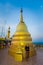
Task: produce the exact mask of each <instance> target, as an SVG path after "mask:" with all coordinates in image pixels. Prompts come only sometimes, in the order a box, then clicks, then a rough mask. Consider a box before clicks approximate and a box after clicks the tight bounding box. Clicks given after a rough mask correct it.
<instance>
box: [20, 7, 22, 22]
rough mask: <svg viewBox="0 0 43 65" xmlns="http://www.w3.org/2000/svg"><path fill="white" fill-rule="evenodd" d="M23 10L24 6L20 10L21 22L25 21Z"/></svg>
mask: <svg viewBox="0 0 43 65" xmlns="http://www.w3.org/2000/svg"><path fill="white" fill-rule="evenodd" d="M22 12H23V10H22V8H21V10H20V22H23V15H22Z"/></svg>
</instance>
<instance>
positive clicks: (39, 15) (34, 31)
mask: <svg viewBox="0 0 43 65" xmlns="http://www.w3.org/2000/svg"><path fill="white" fill-rule="evenodd" d="M21 7H22V8H23V19H24V22H25V23H26V25H27V28H28V31H29V32H30V33H31V36H32V39H33V41H40V42H41V41H43V0H0V36H1V32H2V27H3V32H4V33H7V29H8V27H9V26H10V27H11V36H12V35H13V34H14V32H15V30H16V26H17V24H18V23H19V21H20V8H21ZM4 33H3V35H4Z"/></svg>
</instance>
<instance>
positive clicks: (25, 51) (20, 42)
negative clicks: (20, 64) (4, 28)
mask: <svg viewBox="0 0 43 65" xmlns="http://www.w3.org/2000/svg"><path fill="white" fill-rule="evenodd" d="M22 12H23V11H22V9H21V11H20V22H19V24H18V25H17V28H16V31H15V33H14V35H13V37H12V42H11V46H10V48H9V54H10V55H12V56H13V58H14V59H15V60H16V61H23V60H24V59H27V58H29V57H31V56H33V55H35V48H34V46H33V44H32V38H31V34H30V33H29V32H28V30H27V26H26V24H25V23H24V21H23V16H22Z"/></svg>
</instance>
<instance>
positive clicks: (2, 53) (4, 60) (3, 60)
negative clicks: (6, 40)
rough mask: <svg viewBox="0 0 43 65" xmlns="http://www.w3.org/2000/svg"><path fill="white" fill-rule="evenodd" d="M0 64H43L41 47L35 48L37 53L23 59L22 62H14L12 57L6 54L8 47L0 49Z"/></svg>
mask: <svg viewBox="0 0 43 65" xmlns="http://www.w3.org/2000/svg"><path fill="white" fill-rule="evenodd" d="M0 65H43V49H37V55H36V56H33V57H31V58H29V59H28V60H26V59H25V60H24V61H22V62H15V61H14V59H13V58H12V57H11V56H9V55H8V48H6V49H2V50H0Z"/></svg>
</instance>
